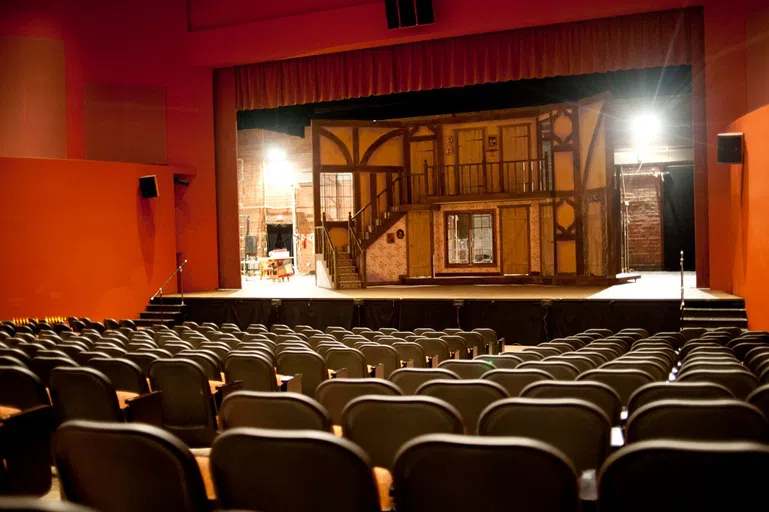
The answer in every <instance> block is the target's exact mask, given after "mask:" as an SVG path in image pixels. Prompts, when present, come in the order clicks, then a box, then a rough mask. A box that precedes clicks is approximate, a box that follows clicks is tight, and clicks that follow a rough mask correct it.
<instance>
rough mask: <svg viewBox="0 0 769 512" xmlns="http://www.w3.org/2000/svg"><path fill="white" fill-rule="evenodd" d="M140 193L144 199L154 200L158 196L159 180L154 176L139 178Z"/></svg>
mask: <svg viewBox="0 0 769 512" xmlns="http://www.w3.org/2000/svg"><path fill="white" fill-rule="evenodd" d="M139 191H140V192H141V194H142V199H152V198H153V197H157V196H158V180H157V177H156V176H155V175H154V174H153V175H152V176H142V177H141V178H139Z"/></svg>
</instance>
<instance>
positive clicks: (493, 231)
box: [443, 210, 499, 268]
mask: <svg viewBox="0 0 769 512" xmlns="http://www.w3.org/2000/svg"><path fill="white" fill-rule="evenodd" d="M450 215H469V216H470V219H469V224H470V232H471V236H470V238H469V240H470V242H469V243H470V246H469V247H468V256H469V257H468V260H469V262H468V263H449V216H450ZM473 215H491V248H492V251H491V252H492V255H491V262H490V263H473V258H472V254H473V247H472V240H473V237H472V216H473ZM497 238H498V236H497V211H496V210H451V211H446V212H444V214H443V241H444V244H443V245H444V248H443V255H444V266H445V268H495V267H496V266H497V249H498V248H499V246H498V242H499V241H498V239H497Z"/></svg>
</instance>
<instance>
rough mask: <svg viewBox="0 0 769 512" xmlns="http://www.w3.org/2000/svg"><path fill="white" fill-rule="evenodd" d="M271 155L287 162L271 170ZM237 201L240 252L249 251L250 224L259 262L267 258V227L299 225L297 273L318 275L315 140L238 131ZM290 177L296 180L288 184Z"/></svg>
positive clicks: (296, 243)
mask: <svg viewBox="0 0 769 512" xmlns="http://www.w3.org/2000/svg"><path fill="white" fill-rule="evenodd" d="M271 149H280V150H282V151H284V152H285V153H286V161H285V163H283V164H280V166H279V167H274V168H271V167H270V165H271V164H270V163H269V161H268V158H267V155H268V153H269V151H270V150H271ZM238 160H239V174H238V201H239V209H240V235H241V241H240V249H241V254H243V252H244V250H245V239H244V237H245V234H246V219H248V234H250V235H255V236H256V249H257V250H256V256H266V255H267V224H291V223H293V222H294V216H293V211H292V204H295V205H296V225H295V226H294V233H295V234H296V239H295V240H294V256H295V258H296V260H295V262H296V265H297V270H298V271H299V272H300V273H302V274H306V273H308V272H310V271H314V270H315V256H314V251H315V249H314V243H313V239H314V237H313V229H314V228H313V226H314V218H313V203H312V137H311V134H310V128H309V127H308V128H307V129H306V131H305V137H304V138H302V137H294V136H291V135H285V134H282V133H277V132H273V131H269V130H240V131H238ZM289 175H292V176H293V179H287V177H288V176H289Z"/></svg>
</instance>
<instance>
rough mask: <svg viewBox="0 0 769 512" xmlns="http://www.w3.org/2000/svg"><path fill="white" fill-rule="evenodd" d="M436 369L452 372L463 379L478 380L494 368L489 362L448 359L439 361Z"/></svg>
mask: <svg viewBox="0 0 769 512" xmlns="http://www.w3.org/2000/svg"><path fill="white" fill-rule="evenodd" d="M438 367H439V368H445V369H446V370H449V371H452V372H454V373H456V374H457V375H459V376H460V377H461V378H463V379H480V378H481V377H483V375H484V374H485V373H486V372H489V371H491V370H493V369H494V368H495V366H494V365H493V364H492V363H491V362H489V361H485V360H483V359H449V360H447V361H441V363H440V364H439V365H438Z"/></svg>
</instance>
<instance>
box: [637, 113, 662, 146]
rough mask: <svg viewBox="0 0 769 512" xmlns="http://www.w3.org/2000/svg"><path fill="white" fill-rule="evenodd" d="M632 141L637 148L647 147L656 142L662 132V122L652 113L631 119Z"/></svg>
mask: <svg viewBox="0 0 769 512" xmlns="http://www.w3.org/2000/svg"><path fill="white" fill-rule="evenodd" d="M631 126H632V129H633V139H634V140H635V142H636V145H637V146H638V147H645V146H648V145H649V144H650V143H651V142H653V141H654V140H656V139H657V138H658V137H659V136H660V133H661V132H662V122H661V121H660V119H659V117H658V116H657V115H655V114H652V113H648V112H647V113H644V114H640V115H639V116H637V117H636V118H635V119H633V122H632V125H631Z"/></svg>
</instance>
